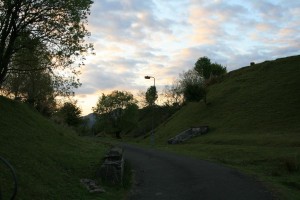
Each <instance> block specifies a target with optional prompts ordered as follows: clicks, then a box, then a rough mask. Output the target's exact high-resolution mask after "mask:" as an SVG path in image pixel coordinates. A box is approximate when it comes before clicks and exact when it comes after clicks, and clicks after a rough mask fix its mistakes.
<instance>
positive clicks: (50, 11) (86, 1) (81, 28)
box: [0, 0, 92, 85]
mask: <svg viewBox="0 0 300 200" xmlns="http://www.w3.org/2000/svg"><path fill="white" fill-rule="evenodd" d="M91 4H92V1H91V0H76V1H75V0H74V1H54V0H2V1H1V2H0V85H1V84H2V83H3V82H4V80H5V78H6V76H7V73H8V72H9V71H10V70H11V68H10V67H11V65H10V62H11V60H12V58H13V56H14V54H15V53H16V52H17V51H19V50H20V49H22V48H23V44H22V42H17V41H18V39H19V38H21V37H22V36H23V34H24V33H26V34H27V33H28V32H29V33H30V37H31V38H37V39H39V40H40V41H41V42H43V43H44V44H45V46H46V47H47V50H48V52H49V53H50V55H51V57H52V59H51V61H52V62H53V66H55V67H62V68H72V67H74V66H73V65H72V64H73V63H74V61H75V59H76V57H77V56H79V55H82V53H84V52H86V51H88V49H90V48H91V45H89V44H85V43H84V37H85V36H87V35H89V33H88V31H87V30H86V29H85V23H86V22H87V15H88V14H89V12H90V6H91ZM74 70H75V69H74ZM71 71H73V70H71Z"/></svg>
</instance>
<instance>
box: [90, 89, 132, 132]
mask: <svg viewBox="0 0 300 200" xmlns="http://www.w3.org/2000/svg"><path fill="white" fill-rule="evenodd" d="M93 111H94V113H95V114H96V115H97V116H98V119H97V121H98V123H97V124H100V125H102V128H103V130H105V131H107V132H114V133H115V134H116V137H117V138H120V133H121V132H122V131H124V130H128V128H131V127H133V126H135V124H136V123H137V119H138V118H137V114H138V106H137V101H136V100H135V99H134V97H133V95H132V94H131V93H129V92H126V91H118V90H115V91H113V92H112V93H111V94H108V95H105V94H102V96H101V97H100V98H99V100H98V102H97V105H96V107H94V108H93Z"/></svg>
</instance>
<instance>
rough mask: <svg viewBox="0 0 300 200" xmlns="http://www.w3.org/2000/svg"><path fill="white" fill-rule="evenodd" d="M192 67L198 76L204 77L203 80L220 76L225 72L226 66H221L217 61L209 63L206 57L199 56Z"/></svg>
mask: <svg viewBox="0 0 300 200" xmlns="http://www.w3.org/2000/svg"><path fill="white" fill-rule="evenodd" d="M194 69H195V70H196V71H197V72H198V73H199V75H200V76H202V77H204V79H205V80H208V79H210V78H211V77H213V76H220V75H222V74H225V73H226V72H227V70H226V67H223V66H222V65H220V64H218V63H211V61H210V59H209V58H208V57H201V58H199V59H198V60H197V62H196V63H195V67H194Z"/></svg>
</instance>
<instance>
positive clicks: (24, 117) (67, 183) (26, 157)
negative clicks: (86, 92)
mask: <svg viewBox="0 0 300 200" xmlns="http://www.w3.org/2000/svg"><path fill="white" fill-rule="evenodd" d="M106 149H107V147H106V146H104V145H103V144H101V143H99V142H97V141H93V140H92V139H88V138H81V137H78V136H77V134H76V133H74V132H72V131H71V130H69V129H67V128H63V127H60V126H57V125H56V124H54V123H52V122H51V121H49V120H48V119H45V118H44V117H42V116H41V115H40V114H39V113H37V112H35V111H33V110H32V109H31V108H29V107H28V106H27V105H25V104H22V103H19V102H15V101H12V100H9V99H6V98H4V97H0V156H2V157H4V158H5V159H7V160H8V161H9V162H10V163H11V164H12V166H13V167H14V168H15V170H16V173H17V178H18V182H19V187H18V194H17V199H23V200H26V199H28V200H32V199H103V198H104V199H120V197H121V195H123V194H122V191H121V190H118V191H116V190H114V189H109V188H108V189H107V192H106V193H105V194H101V196H99V194H98V195H95V194H90V193H89V192H88V191H87V190H86V189H85V188H84V187H83V186H82V185H81V184H80V179H81V178H95V177H94V176H95V171H96V168H97V167H99V164H100V162H101V158H102V157H103V155H104V153H105V151H106ZM0 172H1V173H0V186H1V187H0V189H1V193H2V195H3V199H8V196H10V195H11V192H12V190H11V186H12V181H10V180H11V177H10V176H9V171H8V169H7V167H5V165H4V164H3V163H2V162H1V163H0Z"/></svg>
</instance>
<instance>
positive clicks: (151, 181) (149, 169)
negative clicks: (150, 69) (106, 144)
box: [123, 144, 273, 200]
mask: <svg viewBox="0 0 300 200" xmlns="http://www.w3.org/2000/svg"><path fill="white" fill-rule="evenodd" d="M123 148H124V156H125V159H127V160H128V161H129V162H130V163H131V166H132V168H133V170H134V176H135V178H134V179H135V183H134V186H133V189H132V191H131V194H130V196H129V197H128V199H129V200H206V199H209V200H213V199H216V200H227V199H228V200H271V199H273V198H272V195H271V193H269V192H268V191H267V190H266V189H265V188H264V187H263V186H262V185H261V184H260V183H259V182H256V181H255V180H253V179H252V178H250V177H247V176H245V175H243V174H241V173H239V172H237V171H236V170H233V169H230V168H227V167H224V166H221V165H218V164H215V163H210V162H207V161H202V160H197V159H192V158H188V157H184V156H178V155H175V154H172V153H167V152H161V151H158V150H155V149H142V148H139V147H136V146H132V145H127V144H124V145H123Z"/></svg>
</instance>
